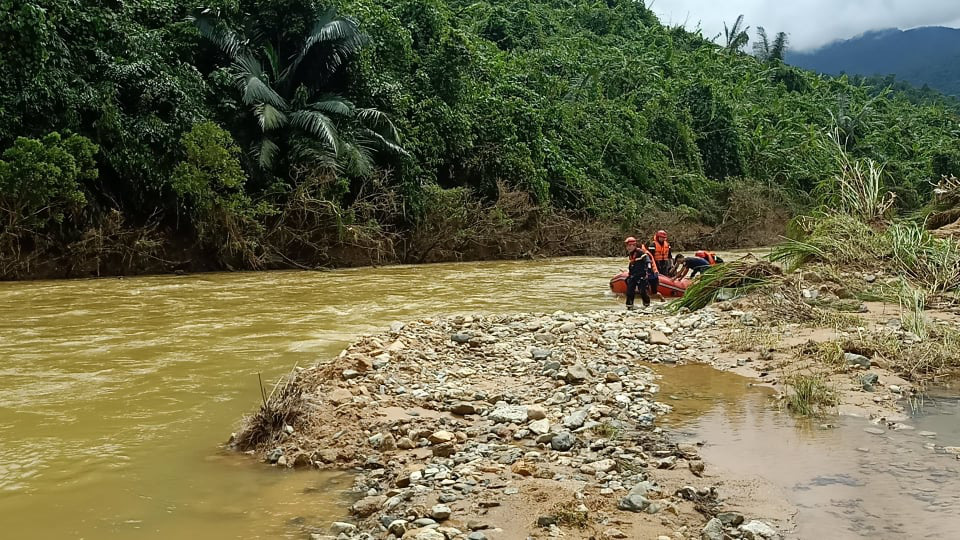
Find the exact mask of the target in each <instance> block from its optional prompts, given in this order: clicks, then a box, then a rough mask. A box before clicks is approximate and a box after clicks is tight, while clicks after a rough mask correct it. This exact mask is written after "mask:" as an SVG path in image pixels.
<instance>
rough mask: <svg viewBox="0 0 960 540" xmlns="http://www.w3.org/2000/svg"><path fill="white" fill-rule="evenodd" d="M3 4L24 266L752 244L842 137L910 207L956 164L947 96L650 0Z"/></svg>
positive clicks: (1, 146)
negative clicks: (791, 55) (658, 236)
mask: <svg viewBox="0 0 960 540" xmlns="http://www.w3.org/2000/svg"><path fill="white" fill-rule="evenodd" d="M3 5H4V11H5V12H6V13H7V15H6V16H5V17H4V18H3V19H2V20H0V34H2V35H3V36H4V38H3V39H2V40H0V65H2V66H3V68H4V74H5V76H4V77H3V78H2V79H0V152H2V157H0V210H2V222H0V264H2V266H0V275H2V276H3V277H5V278H16V277H25V276H40V275H51V276H64V275H88V274H91V273H122V272H135V271H158V270H171V269H179V268H182V269H188V270H191V269H204V268H206V269H211V268H236V269H239V268H277V267H316V266H318V265H336V264H363V263H371V262H372V263H381V262H395V261H404V262H419V261H431V260H440V259H456V258H482V257H516V256H530V255H535V254H565V253H602V252H608V251H610V250H611V249H613V248H617V240H616V237H617V235H618V234H620V233H621V232H623V231H630V232H636V231H638V229H639V228H641V227H642V228H643V230H642V231H640V232H647V230H648V228H649V227H651V226H653V225H662V226H670V227H672V228H674V230H676V231H678V235H679V236H681V238H680V240H681V242H682V241H683V238H684V236H683V235H686V238H687V240H688V243H689V242H692V241H698V242H700V241H702V242H708V241H712V242H715V243H717V244H720V243H726V244H731V243H746V242H750V241H751V227H753V230H754V231H755V232H756V233H757V234H759V232H760V229H759V227H762V224H763V223H764V222H766V221H768V220H769V219H774V221H776V219H779V218H782V217H783V216H784V215H786V214H787V213H788V212H789V211H790V209H791V208H793V207H795V206H797V205H803V204H806V203H807V202H808V201H809V193H810V192H811V191H812V190H813V189H814V188H815V187H816V185H817V183H818V181H819V180H821V179H823V178H825V177H827V176H829V175H831V174H832V173H833V172H834V171H835V169H836V167H837V159H836V157H837V153H838V148H837V144H834V143H833V142H831V139H832V138H836V140H837V141H838V142H839V145H840V148H842V149H844V150H846V151H847V152H849V153H850V154H851V155H852V156H853V157H859V158H872V159H875V160H877V161H878V162H881V163H884V164H886V168H885V171H886V174H887V177H886V179H887V181H888V183H889V185H890V187H891V189H893V190H894V191H895V192H896V193H897V195H898V204H900V205H902V206H903V207H907V208H909V207H914V206H917V205H918V204H920V203H921V202H922V201H923V200H924V198H925V196H926V193H927V192H928V191H929V184H928V181H929V180H930V179H933V178H939V177H940V174H943V173H947V172H955V171H960V128H958V123H957V118H956V117H955V116H954V115H953V113H951V112H948V111H947V110H945V109H944V108H942V107H941V106H939V105H928V106H917V105H914V104H911V103H909V102H908V101H907V100H906V99H903V98H893V99H891V98H889V97H883V96H880V97H877V96H871V95H869V94H868V91H867V89H864V88H860V87H857V86H853V85H850V84H847V83H846V82H844V81H843V80H839V81H838V80H827V79H821V78H819V77H818V76H816V75H814V74H812V73H809V72H804V71H801V70H799V69H796V68H793V67H788V66H786V65H783V64H782V63H780V62H779V61H778V60H776V59H771V60H770V61H769V62H762V61H760V60H758V59H756V58H754V57H752V56H750V55H748V54H746V53H745V52H743V51H741V50H739V49H738V45H741V44H742V40H733V42H731V43H730V44H729V46H726V47H725V46H723V45H716V44H714V43H711V42H708V41H706V40H704V39H703V38H702V37H701V36H699V35H694V34H690V33H688V32H686V31H684V30H682V29H674V28H666V27H664V26H662V25H661V24H660V23H659V22H658V21H657V19H656V18H655V17H654V16H653V14H652V13H651V12H650V11H649V10H648V9H646V8H645V7H644V4H643V3H642V2H636V1H630V0H606V1H605V2H592V1H584V0H542V1H530V0H518V1H498V2H486V1H479V2H477V1H460V0H376V1H374V0H353V1H346V2H316V1H313V0H279V1H278V0H272V1H265V0H221V1H211V2H210V4H209V5H206V6H198V5H196V4H195V3H193V2H184V1H182V0H148V1H141V2H119V1H105V0H104V1H92V2H81V3H77V2H72V1H69V0H47V1H44V2H31V1H26V0H5V1H3ZM334 8H336V11H334V10H333V9H334ZM780 222H781V223H782V219H781V221H780ZM758 224H760V225H758ZM684 231H687V232H684ZM715 247H719V246H715Z"/></svg>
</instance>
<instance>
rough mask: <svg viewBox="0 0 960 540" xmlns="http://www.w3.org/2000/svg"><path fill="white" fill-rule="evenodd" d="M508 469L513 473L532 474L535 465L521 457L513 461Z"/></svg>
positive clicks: (535, 470) (535, 468) (535, 469)
mask: <svg viewBox="0 0 960 540" xmlns="http://www.w3.org/2000/svg"><path fill="white" fill-rule="evenodd" d="M510 470H511V471H512V472H513V474H519V475H520V476H533V475H534V474H536V472H537V467H536V466H535V465H534V464H533V463H527V462H526V461H524V460H522V459H521V460H520V461H517V462H515V463H514V464H513V465H512V466H511V467H510Z"/></svg>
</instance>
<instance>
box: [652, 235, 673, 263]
mask: <svg viewBox="0 0 960 540" xmlns="http://www.w3.org/2000/svg"><path fill="white" fill-rule="evenodd" d="M653 260H655V261H669V260H670V242H668V241H666V240H664V241H663V244H661V243H660V242H657V237H656V236H654V237H653Z"/></svg>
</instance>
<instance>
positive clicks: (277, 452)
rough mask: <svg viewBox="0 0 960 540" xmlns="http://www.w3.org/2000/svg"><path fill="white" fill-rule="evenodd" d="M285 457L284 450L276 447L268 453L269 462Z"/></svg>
mask: <svg viewBox="0 0 960 540" xmlns="http://www.w3.org/2000/svg"><path fill="white" fill-rule="evenodd" d="M282 457H283V450H281V449H279V448H274V449H273V450H271V451H270V453H269V454H267V463H276V462H278V461H280V458H282Z"/></svg>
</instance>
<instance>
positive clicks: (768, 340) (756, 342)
mask: <svg viewBox="0 0 960 540" xmlns="http://www.w3.org/2000/svg"><path fill="white" fill-rule="evenodd" d="M780 340H781V334H780V331H779V329H777V328H776V327H769V326H754V327H749V326H748V327H743V328H741V329H739V330H735V331H733V332H730V333H729V334H727V337H726V340H725V341H724V349H726V350H728V351H731V352H738V353H746V352H768V351H773V350H776V348H777V347H778V346H779V345H780Z"/></svg>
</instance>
